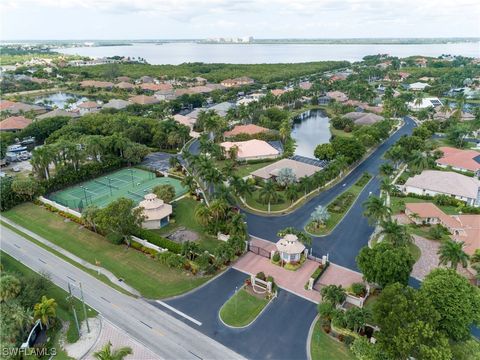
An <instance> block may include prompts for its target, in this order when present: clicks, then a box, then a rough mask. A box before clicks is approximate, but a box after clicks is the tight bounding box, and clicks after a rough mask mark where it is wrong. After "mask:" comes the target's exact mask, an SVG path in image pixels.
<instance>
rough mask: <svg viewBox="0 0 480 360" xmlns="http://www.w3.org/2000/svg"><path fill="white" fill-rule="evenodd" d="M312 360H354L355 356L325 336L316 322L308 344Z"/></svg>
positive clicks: (346, 348) (337, 342)
mask: <svg viewBox="0 0 480 360" xmlns="http://www.w3.org/2000/svg"><path fill="white" fill-rule="evenodd" d="M310 354H311V357H312V360H355V356H354V355H353V354H352V352H351V351H350V350H349V349H348V347H347V346H345V344H343V343H341V342H339V341H337V340H335V339H333V338H332V337H331V336H330V335H327V334H326V333H325V332H324V331H323V330H322V327H321V325H320V321H317V322H316V324H315V328H314V330H313V334H312V341H311V344H310Z"/></svg>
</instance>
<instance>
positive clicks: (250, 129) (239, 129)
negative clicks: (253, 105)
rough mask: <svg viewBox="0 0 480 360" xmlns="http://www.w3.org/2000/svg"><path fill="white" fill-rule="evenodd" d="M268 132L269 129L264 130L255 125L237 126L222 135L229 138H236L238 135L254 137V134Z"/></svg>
mask: <svg viewBox="0 0 480 360" xmlns="http://www.w3.org/2000/svg"><path fill="white" fill-rule="evenodd" d="M268 130H269V129H267V128H264V127H262V126H258V125H255V124H248V125H237V126H235V127H234V128H233V129H232V130H230V131H225V132H224V133H223V136H225V137H230V136H236V135H239V134H248V135H255V134H259V133H263V132H266V131H268Z"/></svg>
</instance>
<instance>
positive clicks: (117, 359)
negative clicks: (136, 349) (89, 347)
mask: <svg viewBox="0 0 480 360" xmlns="http://www.w3.org/2000/svg"><path fill="white" fill-rule="evenodd" d="M131 354H133V351H132V348H130V347H128V346H125V347H122V348H119V349H116V350H112V343H111V342H110V341H109V342H108V343H107V344H105V345H104V346H103V348H102V349H101V350H100V351H97V352H95V353H94V354H93V356H94V357H95V358H96V359H98V360H122V359H123V358H125V356H127V355H131Z"/></svg>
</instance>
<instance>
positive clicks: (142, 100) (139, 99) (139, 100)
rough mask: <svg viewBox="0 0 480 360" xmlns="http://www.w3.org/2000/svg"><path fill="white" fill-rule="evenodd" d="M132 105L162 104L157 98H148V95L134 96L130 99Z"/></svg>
mask: <svg viewBox="0 0 480 360" xmlns="http://www.w3.org/2000/svg"><path fill="white" fill-rule="evenodd" d="M128 101H130V102H131V103H134V104H138V105H151V104H157V103H159V102H160V100H158V99H157V98H156V97H155V96H147V95H137V96H132V97H131V98H130V99H128Z"/></svg>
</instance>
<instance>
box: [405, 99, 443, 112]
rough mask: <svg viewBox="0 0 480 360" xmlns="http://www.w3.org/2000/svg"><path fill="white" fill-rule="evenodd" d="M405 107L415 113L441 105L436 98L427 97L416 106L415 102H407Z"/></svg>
mask: <svg viewBox="0 0 480 360" xmlns="http://www.w3.org/2000/svg"><path fill="white" fill-rule="evenodd" d="M407 106H408V108H409V109H410V110H415V111H417V110H422V109H428V108H430V107H433V108H436V107H438V106H443V103H442V102H441V101H440V99H439V98H437V97H428V98H424V99H422V102H421V103H418V104H417V102H416V101H412V102H409V103H408V104H407Z"/></svg>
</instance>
